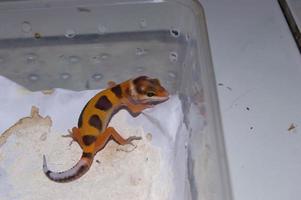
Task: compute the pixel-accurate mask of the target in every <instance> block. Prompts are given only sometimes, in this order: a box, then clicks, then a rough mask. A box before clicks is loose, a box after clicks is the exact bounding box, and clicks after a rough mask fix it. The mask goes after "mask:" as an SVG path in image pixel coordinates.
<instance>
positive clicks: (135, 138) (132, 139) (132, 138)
mask: <svg viewBox="0 0 301 200" xmlns="http://www.w3.org/2000/svg"><path fill="white" fill-rule="evenodd" d="M141 139H142V137H138V136H131V137H128V138H127V139H126V141H127V143H128V144H130V145H132V146H135V145H134V144H133V143H132V141H134V140H141Z"/></svg>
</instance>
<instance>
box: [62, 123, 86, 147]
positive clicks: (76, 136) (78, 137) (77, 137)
mask: <svg viewBox="0 0 301 200" xmlns="http://www.w3.org/2000/svg"><path fill="white" fill-rule="evenodd" d="M68 132H69V134H68V135H62V137H71V138H72V140H71V142H70V144H69V146H71V144H72V143H73V142H74V141H75V142H77V144H78V145H79V146H80V147H81V148H83V147H84V144H83V142H82V137H81V135H80V132H79V129H78V128H76V127H73V128H72V131H70V130H68Z"/></svg>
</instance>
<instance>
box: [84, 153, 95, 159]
mask: <svg viewBox="0 0 301 200" xmlns="http://www.w3.org/2000/svg"><path fill="white" fill-rule="evenodd" d="M82 157H83V158H92V157H93V154H92V153H86V152H83V154H82Z"/></svg>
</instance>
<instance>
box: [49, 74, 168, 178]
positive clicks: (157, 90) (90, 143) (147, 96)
mask: <svg viewBox="0 0 301 200" xmlns="http://www.w3.org/2000/svg"><path fill="white" fill-rule="evenodd" d="M168 96H169V94H168V92H167V91H166V89H165V88H163V87H162V86H161V84H160V82H159V80H158V79H151V78H149V77H147V76H140V77H137V78H135V79H130V80H127V81H125V82H123V83H120V84H118V85H117V84H115V83H114V82H110V83H109V88H108V89H106V90H103V91H101V92H99V93H98V94H96V95H95V96H94V97H93V98H92V99H90V100H89V102H88V103H87V104H86V106H85V107H84V108H83V110H82V112H81V114H80V116H79V119H78V127H74V128H73V129H72V131H69V132H70V135H68V136H70V137H72V138H73V140H74V141H76V142H77V143H78V144H79V146H80V147H81V148H82V150H83V153H82V156H81V158H80V160H79V161H78V162H77V164H76V165H75V166H74V167H72V168H71V169H69V170H67V171H63V172H53V171H50V170H49V169H48V167H47V164H46V159H45V156H44V157H43V171H44V173H45V175H46V176H47V177H48V178H49V179H50V180H52V181H55V182H60V183H63V182H70V181H73V180H75V179H78V178H79V177H81V176H82V175H84V174H85V173H86V172H87V171H88V170H89V168H90V166H91V165H92V162H93V158H94V156H95V154H96V153H97V152H98V151H100V150H101V149H103V148H104V147H105V145H106V144H107V142H108V141H109V140H110V139H113V140H114V141H115V142H117V143H118V144H120V145H125V144H132V141H133V140H140V139H141V138H140V137H136V136H131V137H129V138H127V139H124V138H123V137H122V136H121V135H120V134H119V133H118V132H117V131H116V130H115V129H114V128H113V127H108V124H109V122H110V120H111V118H112V116H113V115H114V114H115V113H116V112H118V111H119V110H120V109H123V108H125V109H127V110H128V111H129V112H130V113H131V114H132V115H133V116H137V115H139V114H140V113H141V112H142V111H143V110H144V109H146V108H151V107H153V106H154V105H156V104H159V103H161V102H164V101H166V100H167V99H168Z"/></svg>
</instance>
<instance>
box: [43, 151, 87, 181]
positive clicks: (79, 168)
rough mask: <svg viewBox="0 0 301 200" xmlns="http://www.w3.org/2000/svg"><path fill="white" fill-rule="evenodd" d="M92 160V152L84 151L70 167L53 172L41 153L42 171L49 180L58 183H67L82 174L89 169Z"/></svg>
mask: <svg viewBox="0 0 301 200" xmlns="http://www.w3.org/2000/svg"><path fill="white" fill-rule="evenodd" d="M92 161H93V156H92V154H91V153H85V152H84V153H83V155H82V157H81V159H80V160H79V161H78V162H77V163H76V164H75V165H74V166H73V167H72V168H71V169H69V170H66V171H62V172H53V171H51V170H49V169H48V167H47V163H46V157H45V155H43V171H44V173H45V175H46V176H47V177H48V178H49V179H50V180H52V181H54V182H58V183H67V182H71V181H74V180H76V179H78V178H79V177H81V176H82V175H84V174H85V173H86V172H87V171H88V170H89V168H90V166H91V164H92Z"/></svg>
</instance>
